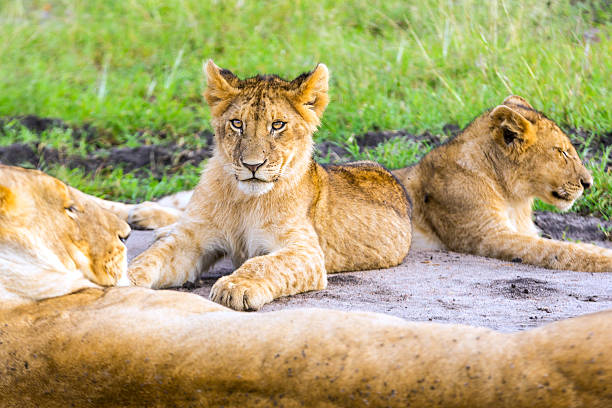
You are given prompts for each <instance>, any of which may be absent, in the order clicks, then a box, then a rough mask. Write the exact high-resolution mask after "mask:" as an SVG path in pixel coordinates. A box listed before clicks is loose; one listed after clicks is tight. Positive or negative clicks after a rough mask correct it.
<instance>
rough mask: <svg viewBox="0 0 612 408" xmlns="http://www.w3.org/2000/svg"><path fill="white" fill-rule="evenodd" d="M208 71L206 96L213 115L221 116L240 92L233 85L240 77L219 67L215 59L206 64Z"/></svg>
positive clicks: (206, 71) (205, 69)
mask: <svg viewBox="0 0 612 408" xmlns="http://www.w3.org/2000/svg"><path fill="white" fill-rule="evenodd" d="M204 71H205V73H206V91H205V92H204V97H205V98H206V102H207V103H208V106H210V111H211V113H212V115H213V116H219V115H220V114H221V113H223V111H225V109H227V107H228V105H229V104H230V103H231V102H232V99H233V98H234V97H235V96H236V95H237V94H238V92H239V91H238V89H237V88H236V87H235V86H234V85H233V83H234V82H235V81H237V80H238V77H236V75H234V74H233V73H232V72H231V71H229V70H227V69H221V68H219V67H218V66H217V65H216V64H215V63H214V62H213V60H208V62H206V65H205V66H204Z"/></svg>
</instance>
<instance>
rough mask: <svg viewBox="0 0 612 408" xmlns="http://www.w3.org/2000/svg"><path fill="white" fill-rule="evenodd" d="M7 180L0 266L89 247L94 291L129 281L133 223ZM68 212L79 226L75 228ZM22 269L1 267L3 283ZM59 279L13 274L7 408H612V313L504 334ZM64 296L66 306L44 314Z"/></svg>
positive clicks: (44, 187)
mask: <svg viewBox="0 0 612 408" xmlns="http://www.w3.org/2000/svg"><path fill="white" fill-rule="evenodd" d="M0 180H1V182H0V184H1V185H2V188H0V191H2V192H3V194H4V196H7V194H6V192H7V191H9V190H10V191H11V193H10V195H11V196H12V198H13V199H14V202H15V203H16V204H17V205H14V206H9V207H5V206H4V204H0V205H3V206H2V207H1V208H2V210H3V215H2V218H0V254H5V255H6V254H7V253H8V252H7V250H10V251H12V252H11V253H13V254H14V255H15V256H14V257H13V259H12V260H13V261H16V260H17V259H18V258H20V257H21V261H22V262H21V263H20V265H22V266H24V267H27V266H28V265H36V264H48V262H49V259H48V258H49V257H54V256H55V257H57V258H60V259H63V256H64V254H65V253H66V252H69V251H70V248H72V245H73V244H72V240H73V237H75V236H79V237H82V239H83V242H82V244H83V245H85V244H86V245H87V246H88V247H90V248H98V249H99V250H98V251H95V252H94V251H90V252H89V253H88V256H90V257H92V258H91V259H90V261H91V263H92V264H101V265H104V268H103V269H102V270H100V271H98V272H97V273H96V274H91V275H90V276H91V277H92V279H96V281H97V279H99V276H101V274H104V273H106V274H107V275H109V277H110V276H115V275H117V274H121V273H123V272H124V269H125V265H124V266H123V268H122V267H121V266H119V268H117V266H116V265H114V264H112V263H108V262H106V263H100V260H101V259H106V255H105V251H110V252H112V253H116V255H118V256H120V257H124V256H125V251H126V250H125V247H123V245H117V237H116V235H117V234H125V233H126V229H125V228H126V227H125V224H123V223H121V222H119V221H117V220H114V221H113V219H114V217H113V216H111V215H110V214H109V213H107V212H105V211H102V210H100V209H98V208H96V203H95V201H94V200H91V199H90V198H88V196H86V195H84V194H81V193H79V192H77V191H76V190H72V189H69V188H66V186H65V185H63V184H62V183H60V182H59V181H57V180H55V179H53V178H51V177H49V176H45V175H43V174H42V173H39V172H35V171H23V170H18V169H14V168H8V167H4V166H1V167H0ZM7 180H8V181H7ZM67 198H69V199H68V200H67ZM28 203H30V205H28ZM70 204H75V205H76V206H77V207H78V208H79V209H80V210H81V211H82V212H81V213H80V215H79V218H77V219H75V218H73V217H72V216H67V215H66V210H65V206H66V205H70ZM30 220H31V221H30ZM15 225H24V226H27V228H15V227H14V226H15ZM52 238H53V239H52ZM31 241H36V242H47V241H54V242H55V243H56V245H53V246H50V247H48V248H47V247H45V246H38V247H36V248H32V246H31V245H30V244H28V242H31ZM31 249H34V251H30V250H31ZM95 257H101V259H96V258H95ZM67 263H69V262H67ZM11 266H14V263H9V262H8V261H7V259H6V258H2V257H0V277H4V276H6V275H7V274H10V273H11V269H10V267H11ZM59 268H60V269H59V270H57V271H53V270H47V273H42V274H40V275H39V279H38V280H28V279H26V278H27V276H25V273H26V272H27V271H25V270H24V269H21V270H13V272H15V273H16V274H19V272H22V273H24V275H23V276H22V278H24V279H22V282H23V285H22V290H23V292H24V295H23V299H22V300H23V301H22V302H20V303H15V302H12V301H11V299H10V298H8V299H7V297H6V296H4V295H3V294H2V292H0V407H2V408H13V407H14V408H30V407H36V408H38V407H45V408H54V407H58V408H60V407H61V408H64V407H69V406H76V407H80V408H89V407H125V408H127V407H175V406H180V407H218V406H226V407H245V406H248V407H268V406H285V407H299V406H307V407H366V406H368V407H406V406H410V407H414V408H425V407H465V408H468V407H469V408H488V407H498V408H503V407H508V408H510V407H511V408H526V407H555V408H565V407H591V408H606V407H610V406H611V405H612V388H611V384H612V369H611V367H612V352H611V350H612V337H611V336H610V333H611V332H612V311H608V312H602V313H597V314H592V315H588V316H584V317H580V318H576V319H570V320H566V321H563V322H558V323H554V324H550V325H548V326H545V327H542V328H539V329H535V330H531V331H528V332H519V333H515V334H502V333H496V332H494V331H491V330H487V329H481V328H474V327H468V326H459V325H438V324H431V323H411V322H406V321H404V320H402V319H398V318H394V317H390V316H385V315H380V314H373V313H346V312H339V311H333V310H319V309H301V310H288V311H281V312H272V313H257V314H252V313H237V312H233V311H231V310H229V309H226V308H225V307H222V306H220V305H217V304H215V303H213V302H211V301H208V300H205V299H203V298H201V297H199V296H195V295H191V294H186V293H180V292H172V291H152V290H149V289H143V288H107V289H96V288H86V287H87V285H85V286H84V287H85V288H86V289H81V288H79V287H75V288H66V287H65V285H64V286H63V285H61V284H58V281H57V280H56V279H55V277H54V275H55V274H58V273H62V272H63V271H64V269H65V267H64V266H61V265H60V266H59ZM82 277H83V278H84V279H85V280H87V278H86V277H85V274H84V275H83V276H82ZM109 279H110V278H109ZM50 284H51V285H53V284H56V287H55V292H56V294H57V295H58V297H54V298H50V299H45V300H33V299H37V298H38V296H37V294H38V293H39V292H40V288H41V287H48V286H49V285H50ZM91 284H93V285H97V284H95V283H94V282H91ZM78 289H81V290H78ZM77 290H78V291H77ZM74 291H76V292H74ZM72 292H74V293H72Z"/></svg>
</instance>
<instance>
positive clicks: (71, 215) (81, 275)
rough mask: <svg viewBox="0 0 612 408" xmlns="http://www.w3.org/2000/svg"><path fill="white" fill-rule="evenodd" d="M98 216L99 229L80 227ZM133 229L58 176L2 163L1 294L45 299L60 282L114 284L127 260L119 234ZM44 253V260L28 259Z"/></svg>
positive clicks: (70, 286)
mask: <svg viewBox="0 0 612 408" xmlns="http://www.w3.org/2000/svg"><path fill="white" fill-rule="evenodd" d="M58 213H59V214H60V215H59V216H58V215H57V214H58ZM94 220H95V221H94ZM94 222H95V223H97V224H98V228H97V229H96V230H95V231H94V230H92V229H90V228H82V227H81V225H82V224H86V225H87V224H92V223H94ZM41 229H42V231H39V230H41ZM32 231H39V232H38V233H32ZM129 232H130V228H129V226H128V225H127V224H126V223H125V222H123V221H120V220H119V219H117V217H116V216H114V215H113V214H112V213H110V212H108V211H105V210H103V209H101V208H99V207H98V206H97V205H95V204H92V203H91V201H90V200H88V199H87V197H86V196H85V195H84V194H83V193H81V192H80V191H77V190H74V189H71V188H69V187H67V186H66V185H65V184H63V183H62V182H60V181H59V180H56V179H53V178H51V177H49V176H47V175H45V174H43V173H40V172H36V171H26V170H23V169H19V168H16V167H8V166H2V165H0V298H2V297H4V298H5V299H8V298H11V299H13V300H15V301H19V300H22V299H23V298H26V299H27V298H29V297H32V298H33V299H44V298H47V297H52V296H57V294H58V287H59V286H62V285H67V290H76V289H78V288H82V287H94V286H96V287H97V286H109V285H115V284H116V283H117V282H118V281H119V280H120V279H121V278H122V275H124V271H125V268H126V265H127V261H126V257H125V246H124V244H123V243H122V242H121V241H120V239H121V238H125V237H127V235H128V234H129ZM97 240H100V241H99V242H100V244H99V245H94V246H92V245H90V243H91V242H97ZM44 255H47V258H46V260H45V261H44V262H33V261H31V262H28V261H27V259H32V260H34V259H37V258H38V257H43V256H44ZM43 276H44V277H45V278H44V279H43ZM51 276H52V277H53V279H54V281H51ZM45 282H48V284H45ZM32 285H37V290H36V291H35V290H33V288H32Z"/></svg>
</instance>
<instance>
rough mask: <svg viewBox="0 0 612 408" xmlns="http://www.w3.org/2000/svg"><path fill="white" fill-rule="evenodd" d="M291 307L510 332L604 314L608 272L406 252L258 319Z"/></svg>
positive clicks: (578, 227)
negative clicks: (393, 263) (395, 262)
mask: <svg viewBox="0 0 612 408" xmlns="http://www.w3.org/2000/svg"><path fill="white" fill-rule="evenodd" d="M537 219H538V222H539V224H541V225H544V226H546V227H548V230H546V229H545V231H544V232H545V234H548V235H550V236H557V235H559V234H563V232H565V235H566V237H571V236H572V235H574V237H578V236H579V235H580V234H582V235H580V236H582V237H586V238H583V241H584V240H587V241H594V242H596V243H598V244H600V245H604V246H608V247H612V242H610V241H607V242H602V241H598V240H597V238H599V237H600V236H599V235H598V232H599V233H600V231H599V229H598V228H597V226H596V225H597V223H600V222H601V220H598V219H596V218H592V217H580V216H570V217H567V218H564V216H559V215H558V214H548V213H541V214H538V216H537ZM564 220H569V222H567V221H566V222H564ZM541 228H543V227H542V226H541ZM153 236H154V235H153V233H152V232H150V231H133V233H132V235H131V236H130V238H129V240H128V255H129V258H130V259H132V258H133V257H134V256H136V255H137V254H138V253H140V252H142V251H143V250H144V249H145V248H146V247H147V246H148V245H150V243H151V242H152V240H153ZM594 238H595V239H594ZM574 239H578V238H574ZM232 270H233V267H232V265H231V263H230V262H229V261H228V260H223V261H221V262H219V263H218V264H217V265H216V266H215V267H214V268H213V270H212V271H211V272H209V273H207V274H205V275H203V276H202V277H201V279H200V280H198V281H197V282H195V283H188V284H186V285H184V286H183V287H182V288H177V290H180V291H186V292H191V293H195V294H198V295H201V296H204V297H208V295H209V293H210V288H211V286H212V285H213V284H214V282H215V281H216V280H217V278H218V277H220V276H222V275H225V274H229V273H231V272H232ZM298 307H317V308H327V309H338V310H355V311H370V312H379V313H387V314H390V315H393V316H398V317H402V318H405V319H408V320H417V321H432V322H437V323H462V324H469V325H475V326H484V327H489V328H493V329H497V330H501V331H516V330H523V329H526V328H530V327H535V326H539V325H542V324H544V323H547V322H551V321H555V320H560V319H565V318H568V317H573V316H578V315H581V314H585V313H591V312H596V311H600V310H604V309H610V308H612V273H599V274H596V273H584V272H569V271H552V270H547V269H542V268H536V267H533V266H530V265H523V264H517V263H509V262H503V261H498V260H495V259H489V258H482V257H477V256H471V255H463V254H458V253H454V252H447V251H425V252H417V251H411V252H410V254H409V255H408V257H407V258H406V259H405V260H404V262H403V263H402V264H401V265H399V266H397V267H395V268H390V269H380V270H373V271H362V272H347V273H341V274H335V275H330V276H329V278H328V287H327V289H326V290H322V291H317V292H308V293H303V294H299V295H296V296H291V297H286V298H281V299H278V300H276V301H274V302H272V303H270V304H268V305H266V306H264V308H263V309H262V311H261V312H260V313H262V312H263V313H265V312H268V311H273V310H280V309H292V308H298Z"/></svg>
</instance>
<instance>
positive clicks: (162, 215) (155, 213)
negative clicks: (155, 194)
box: [126, 201, 183, 229]
mask: <svg viewBox="0 0 612 408" xmlns="http://www.w3.org/2000/svg"><path fill="white" fill-rule="evenodd" d="M182 213H183V212H182V211H180V210H177V209H174V208H170V207H163V206H161V205H159V204H157V203H154V202H151V201H145V202H144V203H140V204H136V205H134V206H132V208H131V209H130V211H129V212H128V216H127V219H126V221H127V223H128V224H130V225H131V226H132V227H133V228H138V229H158V228H162V227H167V226H168V225H171V224H174V223H175V222H176V221H177V220H178V219H179V217H180V216H181V214H182Z"/></svg>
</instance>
